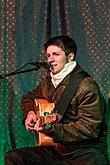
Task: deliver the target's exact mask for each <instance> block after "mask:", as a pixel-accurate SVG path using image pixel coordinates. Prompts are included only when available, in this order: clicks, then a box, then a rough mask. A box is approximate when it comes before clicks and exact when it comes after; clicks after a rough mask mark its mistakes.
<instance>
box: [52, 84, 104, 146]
mask: <svg viewBox="0 0 110 165" xmlns="http://www.w3.org/2000/svg"><path fill="white" fill-rule="evenodd" d="M78 91H79V92H77V93H76V96H75V97H74V98H73V100H76V99H77V102H78V106H77V115H76V117H73V118H72V116H69V113H68V119H69V120H70V122H67V123H66V122H64V123H58V124H56V125H55V126H54V128H53V129H52V131H53V140H54V142H56V143H58V142H65V143H66V142H72V143H74V142H83V141H85V140H90V139H91V140H93V139H96V138H97V137H98V135H99V132H100V126H101V123H102V122H103V118H104V111H103V109H104V108H103V103H102V102H103V100H102V99H101V95H100V91H99V88H98V86H97V85H96V84H95V83H87V84H86V85H85V84H83V83H82V87H81V86H80V87H79V89H78ZM73 102H74V101H73ZM73 111H74V110H73Z"/></svg>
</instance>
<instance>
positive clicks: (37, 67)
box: [0, 63, 41, 79]
mask: <svg viewBox="0 0 110 165" xmlns="http://www.w3.org/2000/svg"><path fill="white" fill-rule="evenodd" d="M28 64H29V63H27V64H25V65H24V66H23V67H21V68H20V69H18V70H15V71H13V72H10V73H8V74H1V75H0V79H4V78H5V77H9V76H13V75H16V74H21V73H26V72H31V71H34V70H36V71H38V70H39V69H40V68H41V66H39V65H36V67H34V68H31V69H26V70H21V69H22V68H24V67H25V66H26V65H28ZM20 70H21V71H20Z"/></svg>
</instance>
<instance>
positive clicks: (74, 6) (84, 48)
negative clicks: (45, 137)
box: [0, 0, 110, 165]
mask: <svg viewBox="0 0 110 165" xmlns="http://www.w3.org/2000/svg"><path fill="white" fill-rule="evenodd" d="M109 6H110V2H109V0H91V1H88V0H83V1H82V0H69V1H68V0H0V132H1V133H0V165H3V164H4V163H3V162H4V161H3V159H4V152H5V151H8V150H11V149H14V148H19V147H25V146H33V145H34V138H35V137H34V134H33V133H32V132H27V131H26V130H25V128H24V126H23V125H22V122H21V115H22V114H21V107H20V101H21V97H22V95H23V94H25V93H26V92H28V91H29V90H32V89H33V88H35V87H36V86H37V84H38V82H39V81H40V79H41V77H42V76H43V75H44V74H45V73H46V70H45V69H39V70H38V71H31V72H26V73H22V74H16V75H13V76H6V75H8V74H9V73H11V72H13V71H15V70H17V69H19V68H21V67H22V66H24V65H25V64H27V63H29V62H32V61H35V60H37V61H39V60H41V61H42V60H44V59H45V56H44V50H43V43H44V42H45V41H46V40H48V39H50V38H51V37H54V36H56V35H60V34H69V35H71V36H72V37H73V38H74V39H75V41H76V43H77V45H78V55H77V61H78V63H79V64H80V65H81V66H82V67H83V68H84V69H85V70H86V71H88V73H89V74H90V75H91V76H93V77H94V78H95V79H96V81H97V82H98V84H99V86H100V89H101V91H102V93H103V95H104V97H105V99H106V100H107V93H108V91H109V90H110V65H109V64H110V57H109V55H110V54H109V53H110V52H109V50H110V42H109V41H110V40H109V38H110V27H109V25H110V14H109V13H110V10H109ZM33 67H34V66H32V65H26V66H25V67H24V68H23V69H26V70H27V69H31V68H33ZM23 69H22V70H23ZM4 76H5V78H4ZM109 109H110V107H109V108H108V110H109ZM109 125H110V120H108V127H109ZM109 132H110V131H109V129H108V144H109V141H110V137H109V134H110V133H109ZM108 152H109V153H110V144H109V147H108Z"/></svg>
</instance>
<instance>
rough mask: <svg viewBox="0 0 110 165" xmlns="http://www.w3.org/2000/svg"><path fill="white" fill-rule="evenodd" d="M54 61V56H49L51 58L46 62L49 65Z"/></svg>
mask: <svg viewBox="0 0 110 165" xmlns="http://www.w3.org/2000/svg"><path fill="white" fill-rule="evenodd" d="M54 61H55V59H54V56H52V55H51V56H50V57H49V58H48V62H50V63H51V62H54Z"/></svg>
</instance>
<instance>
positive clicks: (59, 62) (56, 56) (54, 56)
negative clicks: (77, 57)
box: [46, 45, 68, 74]
mask: <svg viewBox="0 0 110 165" xmlns="http://www.w3.org/2000/svg"><path fill="white" fill-rule="evenodd" d="M46 56H47V61H48V62H49V63H50V64H51V71H52V73H53V74H57V73H59V72H60V71H61V70H62V69H63V68H64V66H65V64H66V63H67V62H68V60H67V57H66V55H65V52H64V51H63V50H62V49H61V48H60V47H58V46H55V45H50V46H48V47H47V51H46Z"/></svg>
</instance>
